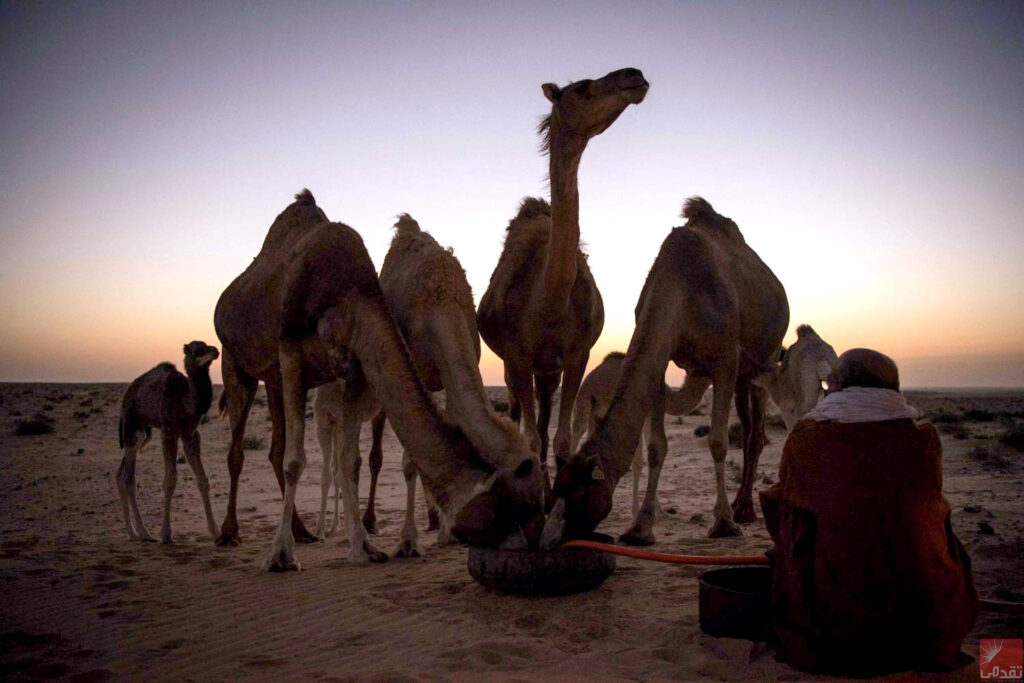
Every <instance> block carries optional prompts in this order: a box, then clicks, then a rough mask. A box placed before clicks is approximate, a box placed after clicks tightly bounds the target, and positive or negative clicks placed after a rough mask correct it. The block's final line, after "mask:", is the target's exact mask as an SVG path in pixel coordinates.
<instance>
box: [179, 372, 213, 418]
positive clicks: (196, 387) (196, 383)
mask: <svg viewBox="0 0 1024 683" xmlns="http://www.w3.org/2000/svg"><path fill="white" fill-rule="evenodd" d="M185 372H186V373H187V375H188V386H189V399H190V400H191V401H192V407H193V408H194V414H195V415H197V416H201V415H205V414H206V413H207V412H209V410H210V404H211V403H213V382H211V381H210V367H209V366H206V367H205V368H190V367H187V366H186V368H185Z"/></svg>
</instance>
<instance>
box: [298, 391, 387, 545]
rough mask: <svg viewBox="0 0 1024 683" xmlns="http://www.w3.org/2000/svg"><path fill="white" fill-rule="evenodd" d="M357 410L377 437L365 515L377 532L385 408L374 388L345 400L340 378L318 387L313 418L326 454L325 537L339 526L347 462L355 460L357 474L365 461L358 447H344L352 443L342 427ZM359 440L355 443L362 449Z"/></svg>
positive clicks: (319, 533)
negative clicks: (349, 413)
mask: <svg viewBox="0 0 1024 683" xmlns="http://www.w3.org/2000/svg"><path fill="white" fill-rule="evenodd" d="M346 409H350V410H351V409H354V410H355V411H356V413H357V415H358V416H359V423H360V424H362V423H363V422H366V421H367V420H372V425H373V427H372V429H373V440H372V444H371V446H370V456H369V459H370V500H369V502H368V503H367V506H366V512H365V513H364V514H363V527H364V528H365V529H366V532H367V533H369V534H376V533H377V518H376V515H375V513H374V499H375V497H376V493H377V476H378V475H379V474H380V468H381V464H382V463H383V457H384V456H383V452H382V446H381V441H382V436H383V432H384V411H383V410H381V407H380V404H379V403H377V400H376V398H375V397H374V395H373V392H372V391H364V392H363V393H362V394H361V395H360V396H355V397H351V400H350V401H348V402H346V401H345V380H342V379H339V380H335V381H334V382H330V383H328V384H324V385H323V386H321V387H318V388H317V390H316V397H315V398H314V399H313V419H314V420H315V421H316V436H317V440H318V441H319V443H320V452H321V453H322V454H323V472H322V476H321V477H320V517H318V518H317V522H316V531H315V532H314V533H315V534H316V537H317V538H319V539H324V538H326V537H328V536H331V535H333V534H334V532H335V531H337V529H338V520H339V516H338V499H339V498H340V497H341V491H342V487H343V484H344V480H343V478H342V477H343V471H342V466H343V463H346V462H348V463H350V462H351V461H352V460H353V459H355V460H356V463H355V469H354V471H355V473H356V474H357V475H358V473H359V465H360V464H361V463H362V460H361V459H360V458H359V452H358V450H357V451H356V452H355V453H354V454H350V455H346V454H345V452H344V450H345V447H346V446H347V445H351V443H350V442H349V441H346V440H345V435H344V433H343V431H342V426H343V425H344V424H345V410H346ZM358 444H359V442H358V440H356V441H355V445H356V447H357V449H358ZM332 483H333V484H334V514H333V516H332V518H331V527H330V529H329V530H326V531H325V530H324V527H325V525H326V519H327V499H328V497H329V495H330V489H331V484H332ZM354 488H355V490H356V491H358V490H359V479H358V476H357V477H356V481H355V486H354Z"/></svg>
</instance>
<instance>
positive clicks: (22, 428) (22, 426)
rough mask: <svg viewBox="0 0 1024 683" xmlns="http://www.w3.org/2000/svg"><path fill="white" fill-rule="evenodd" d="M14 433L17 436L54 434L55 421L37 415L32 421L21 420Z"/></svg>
mask: <svg viewBox="0 0 1024 683" xmlns="http://www.w3.org/2000/svg"><path fill="white" fill-rule="evenodd" d="M14 433H15V434H16V435H17V436H38V435H40V434H53V420H51V419H50V418H48V417H46V416H43V415H37V416H36V417H34V418H32V419H31V420H20V421H19V422H18V426H17V428H16V429H15V430H14Z"/></svg>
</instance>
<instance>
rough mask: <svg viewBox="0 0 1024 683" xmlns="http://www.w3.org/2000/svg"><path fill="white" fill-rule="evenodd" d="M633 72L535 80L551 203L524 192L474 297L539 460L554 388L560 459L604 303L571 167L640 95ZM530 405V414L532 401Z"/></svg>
mask: <svg viewBox="0 0 1024 683" xmlns="http://www.w3.org/2000/svg"><path fill="white" fill-rule="evenodd" d="M648 87H649V86H648V83H647V81H646V80H644V77H643V74H642V73H640V71H639V70H637V69H622V70H620V71H614V72H612V73H610V74H608V75H607V76H604V77H603V78H599V79H597V80H584V81H579V82H577V83H571V84H569V85H567V86H566V87H565V88H559V87H558V86H556V85H554V84H553V83H546V84H544V85H543V86H542V89H543V91H544V95H545V96H546V97H547V98H548V100H549V101H550V102H551V105H552V106H551V114H550V116H548V117H547V118H546V119H545V120H544V121H543V122H542V123H541V126H540V129H539V130H540V133H541V134H542V135H543V136H544V142H543V148H544V149H546V150H547V152H548V155H549V164H550V165H549V178H550V182H551V205H550V206H548V204H547V202H545V201H544V200H542V199H526V200H524V201H523V203H522V206H521V207H520V209H519V213H518V215H517V216H516V217H515V218H514V219H513V220H512V222H511V223H509V226H508V232H507V235H506V237H505V246H504V249H503V250H502V254H501V257H500V259H499V260H498V265H497V266H496V267H495V269H494V273H493V274H492V275H491V281H490V284H489V286H488V288H487V291H486V292H485V293H484V295H483V298H482V299H481V300H480V308H479V311H478V312H477V323H478V324H479V326H480V334H481V336H482V337H483V338H484V341H485V342H487V345H488V346H490V347H491V349H492V350H493V351H494V352H495V353H496V354H497V355H498V357H500V358H501V359H502V360H503V361H504V363H505V382H506V384H507V385H508V388H509V393H510V395H511V399H512V400H511V405H512V415H513V419H518V414H519V411H520V410H521V411H522V416H523V418H524V423H525V424H524V430H525V433H526V437H527V441H528V443H529V444H530V447H531V448H532V449H533V450H534V451H535V452H537V453H539V454H540V457H541V464H542V465H544V467H545V468H546V466H547V444H548V423H549V421H550V418H551V397H552V394H553V393H554V391H555V389H557V388H558V385H559V383H561V385H562V406H561V409H560V411H559V414H558V429H557V431H556V433H555V443H554V451H555V459H556V463H561V462H562V461H564V460H565V459H566V458H568V457H569V453H570V448H569V447H570V443H569V442H570V436H571V435H570V428H571V421H572V406H573V402H574V401H575V400H576V392H577V390H578V389H579V386H580V382H581V381H582V379H583V373H584V371H585V370H586V367H587V361H588V360H589V358H590V348H591V347H592V346H593V345H594V342H595V341H597V338H598V337H599V336H600V334H601V330H602V328H603V327H604V306H603V304H602V302H601V294H600V293H599V292H598V290H597V285H596V284H595V282H594V278H593V276H592V275H591V274H590V268H589V267H588V266H587V260H586V257H585V256H584V255H583V252H582V251H580V248H579V242H580V223H579V191H578V188H577V170H578V169H579V164H580V159H581V158H582V156H583V150H584V149H585V148H586V146H587V142H588V141H589V140H590V139H591V138H592V137H594V136H596V135H599V134H601V133H602V132H604V130H605V129H607V128H608V126H610V125H611V124H612V123H613V122H614V121H615V120H616V119H617V118H618V117H619V115H620V114H621V113H622V112H623V111H624V110H625V109H626V107H627V106H629V105H630V104H638V103H640V102H642V101H643V99H644V96H645V95H646V94H647V89H648ZM535 397H536V400H537V401H538V403H539V406H540V417H539V420H538V418H537V416H536V413H535V408H534V400H535Z"/></svg>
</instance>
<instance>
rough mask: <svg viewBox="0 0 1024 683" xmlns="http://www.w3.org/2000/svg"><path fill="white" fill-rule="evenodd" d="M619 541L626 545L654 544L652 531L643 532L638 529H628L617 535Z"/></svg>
mask: <svg viewBox="0 0 1024 683" xmlns="http://www.w3.org/2000/svg"><path fill="white" fill-rule="evenodd" d="M619 541H621V542H622V543H625V544H626V545H654V532H653V531H649V532H647V533H646V534H645V533H641V532H640V531H639V530H638V529H630V530H629V531H627V532H626V533H624V534H622V535H621V536H619Z"/></svg>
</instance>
